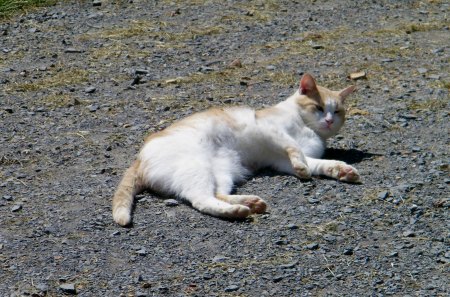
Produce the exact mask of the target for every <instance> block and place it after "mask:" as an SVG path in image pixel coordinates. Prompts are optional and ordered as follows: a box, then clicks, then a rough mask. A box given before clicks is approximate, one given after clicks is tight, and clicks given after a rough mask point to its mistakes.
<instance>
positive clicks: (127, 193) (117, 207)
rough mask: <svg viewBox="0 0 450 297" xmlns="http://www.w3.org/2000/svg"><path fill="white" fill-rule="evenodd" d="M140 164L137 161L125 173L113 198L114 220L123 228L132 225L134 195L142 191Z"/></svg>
mask: <svg viewBox="0 0 450 297" xmlns="http://www.w3.org/2000/svg"><path fill="white" fill-rule="evenodd" d="M139 164H140V161H139V160H136V161H134V163H133V164H132V165H131V167H130V168H128V169H127V170H126V171H125V174H124V176H123V178H122V180H121V181H120V183H119V186H118V187H117V190H116V193H115V194H114V197H113V201H112V214H113V218H114V221H115V222H116V223H117V224H119V225H121V226H126V225H128V224H130V223H131V209H132V208H133V200H134V195H136V194H138V193H139V192H140V191H141V190H142V181H141V178H140V177H139V174H138V173H139V172H138V169H139Z"/></svg>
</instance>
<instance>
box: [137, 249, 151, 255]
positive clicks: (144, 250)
mask: <svg viewBox="0 0 450 297" xmlns="http://www.w3.org/2000/svg"><path fill="white" fill-rule="evenodd" d="M136 254H138V255H139V256H146V255H147V254H148V253H147V250H146V249H145V248H141V249H140V250H137V251H136Z"/></svg>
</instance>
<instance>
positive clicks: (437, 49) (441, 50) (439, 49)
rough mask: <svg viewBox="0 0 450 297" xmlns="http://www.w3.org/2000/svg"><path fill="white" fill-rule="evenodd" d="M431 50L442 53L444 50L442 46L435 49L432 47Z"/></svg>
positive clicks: (434, 52)
mask: <svg viewBox="0 0 450 297" xmlns="http://www.w3.org/2000/svg"><path fill="white" fill-rule="evenodd" d="M431 52H432V53H433V54H437V53H443V52H444V49H443V48H436V49H433V50H432V51H431Z"/></svg>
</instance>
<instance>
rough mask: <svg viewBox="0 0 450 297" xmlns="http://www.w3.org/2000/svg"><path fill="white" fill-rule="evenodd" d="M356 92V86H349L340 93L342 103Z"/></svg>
mask: <svg viewBox="0 0 450 297" xmlns="http://www.w3.org/2000/svg"><path fill="white" fill-rule="evenodd" d="M355 90H356V86H349V87H346V88H345V89H343V90H341V91H339V97H341V100H342V101H345V98H347V96H348V95H350V94H351V93H353V92H354V91H355Z"/></svg>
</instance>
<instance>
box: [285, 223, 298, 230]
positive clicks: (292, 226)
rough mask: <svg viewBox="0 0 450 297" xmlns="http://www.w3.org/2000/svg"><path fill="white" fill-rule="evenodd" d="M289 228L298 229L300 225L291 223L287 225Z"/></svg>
mask: <svg viewBox="0 0 450 297" xmlns="http://www.w3.org/2000/svg"><path fill="white" fill-rule="evenodd" d="M287 228H288V229H289V230H297V229H298V226H297V225H295V224H289V225H287Z"/></svg>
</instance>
